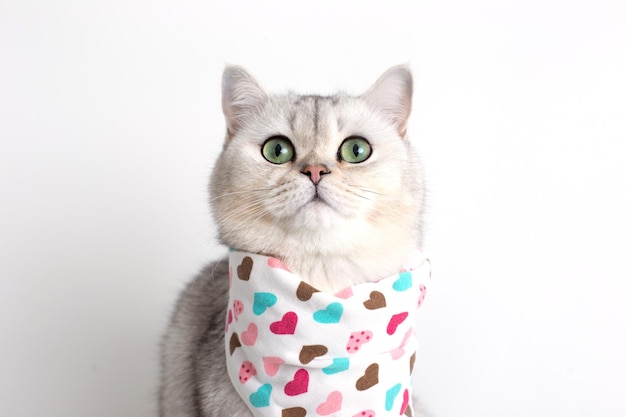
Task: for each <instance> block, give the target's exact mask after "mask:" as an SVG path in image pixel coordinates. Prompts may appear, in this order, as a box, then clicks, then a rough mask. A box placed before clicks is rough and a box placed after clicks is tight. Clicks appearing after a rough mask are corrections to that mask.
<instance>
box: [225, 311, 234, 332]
mask: <svg viewBox="0 0 626 417" xmlns="http://www.w3.org/2000/svg"><path fill="white" fill-rule="evenodd" d="M232 322H233V311H232V310H228V319H227V320H226V331H228V328H229V327H230V324H231V323H232Z"/></svg>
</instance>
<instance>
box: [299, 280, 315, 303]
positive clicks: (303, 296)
mask: <svg viewBox="0 0 626 417" xmlns="http://www.w3.org/2000/svg"><path fill="white" fill-rule="evenodd" d="M316 292H320V290H318V289H317V288H315V287H312V286H311V285H309V284H307V283H306V282H302V281H300V285H298V289H297V290H296V297H298V300H300V301H309V300H310V299H311V297H313V293H316Z"/></svg>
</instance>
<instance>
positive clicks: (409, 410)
mask: <svg viewBox="0 0 626 417" xmlns="http://www.w3.org/2000/svg"><path fill="white" fill-rule="evenodd" d="M404 415H405V416H406V417H413V413H412V412H411V407H407V408H406V410H405V411H404Z"/></svg>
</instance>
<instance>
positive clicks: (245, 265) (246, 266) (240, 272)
mask: <svg viewBox="0 0 626 417" xmlns="http://www.w3.org/2000/svg"><path fill="white" fill-rule="evenodd" d="M253 264H254V262H253V261H252V258H251V257H249V256H246V257H245V258H243V260H242V261H241V265H239V266H238V267H237V276H238V277H239V279H240V280H243V281H248V280H249V279H250V272H252V265H253Z"/></svg>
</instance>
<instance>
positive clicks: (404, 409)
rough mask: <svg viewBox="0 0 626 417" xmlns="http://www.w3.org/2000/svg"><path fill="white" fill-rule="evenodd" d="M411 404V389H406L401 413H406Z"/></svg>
mask: <svg viewBox="0 0 626 417" xmlns="http://www.w3.org/2000/svg"><path fill="white" fill-rule="evenodd" d="M408 406H409V390H408V389H405V390H404V396H403V399H402V407H400V415H402V414H404V412H405V411H406V408H407V407H408Z"/></svg>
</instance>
